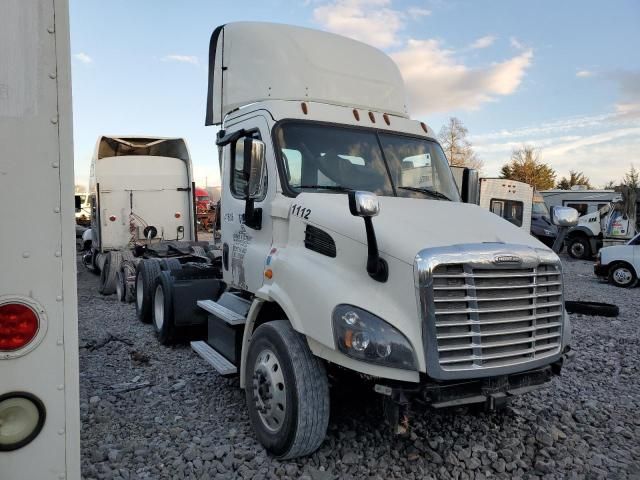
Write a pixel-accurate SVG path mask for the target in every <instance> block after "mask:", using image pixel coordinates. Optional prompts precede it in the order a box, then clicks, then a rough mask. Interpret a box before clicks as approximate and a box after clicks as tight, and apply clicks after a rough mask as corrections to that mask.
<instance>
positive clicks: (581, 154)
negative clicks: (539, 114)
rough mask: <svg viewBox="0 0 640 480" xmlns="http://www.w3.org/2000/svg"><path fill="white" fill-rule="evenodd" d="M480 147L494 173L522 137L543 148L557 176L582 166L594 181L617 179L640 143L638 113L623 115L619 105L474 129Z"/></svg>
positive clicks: (525, 141)
mask: <svg viewBox="0 0 640 480" xmlns="http://www.w3.org/2000/svg"><path fill="white" fill-rule="evenodd" d="M471 140H472V142H473V144H474V148H475V150H476V152H477V153H478V154H479V155H480V156H482V158H484V159H490V160H486V161H485V170H486V171H487V172H488V173H489V174H496V173H498V171H499V170H500V167H501V166H502V165H503V164H504V163H506V162H507V161H509V158H510V156H511V152H512V150H513V149H514V148H518V147H520V146H521V145H522V144H523V143H527V144H531V145H534V146H536V147H538V148H540V149H541V155H542V160H543V161H544V162H546V163H549V164H550V165H551V167H553V168H554V169H555V170H556V171H557V172H558V175H559V177H562V176H566V175H567V174H568V173H569V170H577V171H581V172H584V174H585V175H587V176H588V177H589V178H590V179H591V181H592V183H594V184H595V185H603V184H604V183H606V182H607V181H609V180H618V179H620V178H621V177H622V175H623V174H624V172H626V171H627V170H628V168H629V163H630V162H633V160H635V158H634V157H633V152H636V151H638V150H639V149H640V118H623V117H621V116H620V115H619V114H618V112H617V111H612V112H609V113H606V114H600V115H587V116H578V117H567V118H561V119H556V120H553V121H550V122H545V123H542V124H539V125H532V126H528V127H524V128H520V129H516V130H509V131H507V130H502V131H498V132H492V133H488V134H483V135H473V136H472V137H471Z"/></svg>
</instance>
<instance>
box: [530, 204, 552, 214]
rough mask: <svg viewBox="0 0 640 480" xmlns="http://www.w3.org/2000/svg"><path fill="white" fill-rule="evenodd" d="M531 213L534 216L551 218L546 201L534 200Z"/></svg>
mask: <svg viewBox="0 0 640 480" xmlns="http://www.w3.org/2000/svg"><path fill="white" fill-rule="evenodd" d="M531 213H533V214H534V215H543V216H545V217H548V216H549V209H548V208H547V204H546V203H544V201H542V202H541V201H538V200H534V201H533V204H532V205H531Z"/></svg>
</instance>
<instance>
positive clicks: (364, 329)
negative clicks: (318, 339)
mask: <svg viewBox="0 0 640 480" xmlns="http://www.w3.org/2000/svg"><path fill="white" fill-rule="evenodd" d="M333 334H334V338H335V342H336V345H337V346H338V349H339V350H340V351H341V352H342V353H344V354H346V355H348V356H349V357H352V358H355V359H357V360H362V361H364V362H370V363H377V364H380V365H384V366H387V367H393V368H401V369H404V370H417V366H416V361H415V355H414V352H413V348H412V347H411V344H410V343H409V340H407V338H406V337H405V336H404V335H403V334H402V333H400V332H399V331H398V330H397V329H396V328H394V327H392V326H391V325H389V324H388V323H387V322H385V321H384V320H382V319H381V318H379V317H376V316H375V315H373V314H372V313H369V312H367V311H366V310H362V309H361V308H358V307H354V306H353V305H338V306H337V307H336V308H335V310H334V311H333Z"/></svg>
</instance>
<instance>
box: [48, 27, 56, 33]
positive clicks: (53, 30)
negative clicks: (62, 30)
mask: <svg viewBox="0 0 640 480" xmlns="http://www.w3.org/2000/svg"><path fill="white" fill-rule="evenodd" d="M47 32H49V33H55V32H56V30H55V28H53V27H49V28H47Z"/></svg>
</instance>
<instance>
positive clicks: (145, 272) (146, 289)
mask: <svg viewBox="0 0 640 480" xmlns="http://www.w3.org/2000/svg"><path fill="white" fill-rule="evenodd" d="M158 275H160V264H159V262H158V261H157V260H149V259H146V260H142V261H141V262H140V263H138V268H137V270H136V315H137V316H138V319H139V320H140V321H141V322H143V323H149V322H151V309H152V307H153V305H152V303H151V301H152V297H153V289H154V284H155V281H156V277H157V276H158Z"/></svg>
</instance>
